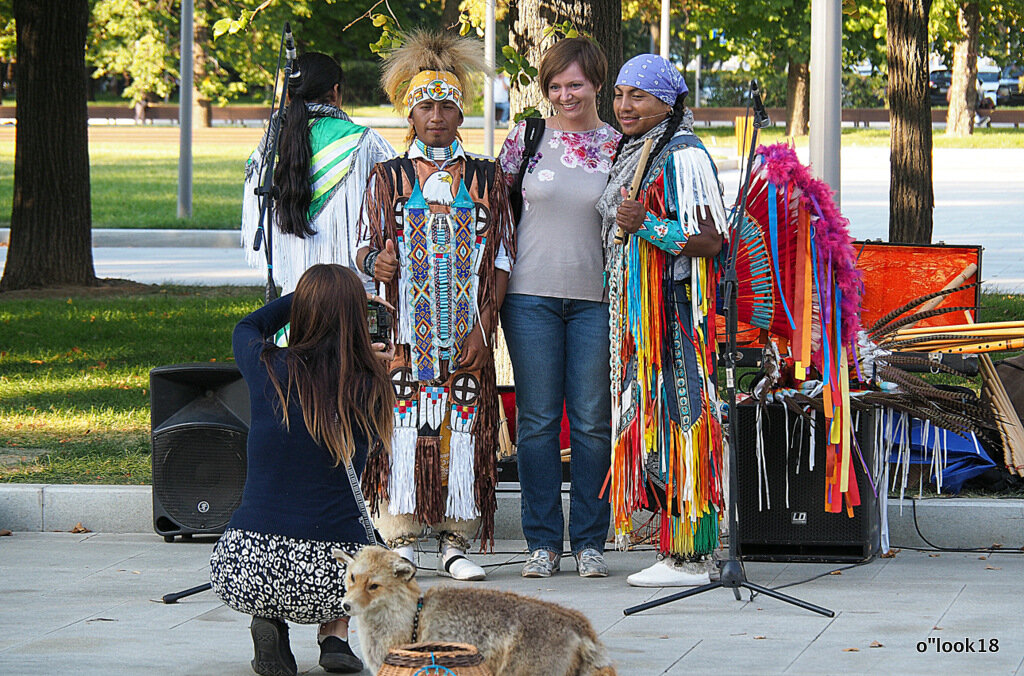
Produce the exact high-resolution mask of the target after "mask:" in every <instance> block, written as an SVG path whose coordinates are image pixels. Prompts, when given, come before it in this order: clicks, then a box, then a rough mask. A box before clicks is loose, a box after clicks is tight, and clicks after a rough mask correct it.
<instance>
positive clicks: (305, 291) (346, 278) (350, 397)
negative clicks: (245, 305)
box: [260, 264, 395, 465]
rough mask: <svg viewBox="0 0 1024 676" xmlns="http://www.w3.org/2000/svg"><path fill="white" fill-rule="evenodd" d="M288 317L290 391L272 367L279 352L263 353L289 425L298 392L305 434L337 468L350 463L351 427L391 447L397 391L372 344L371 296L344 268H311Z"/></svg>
mask: <svg viewBox="0 0 1024 676" xmlns="http://www.w3.org/2000/svg"><path fill="white" fill-rule="evenodd" d="M290 319H291V332H290V335H289V345H288V348H287V351H286V353H285V365H286V367H287V370H288V383H287V387H282V384H281V382H280V380H279V378H278V377H277V374H276V373H275V371H274V368H273V360H274V355H275V353H276V352H277V351H278V350H280V349H281V348H278V347H277V346H274V345H268V346H267V347H266V348H264V350H263V353H262V354H261V355H260V358H261V359H262V361H263V363H264V365H266V367H267V372H268V373H269V375H270V381H271V382H272V383H273V384H274V389H275V390H276V391H277V396H278V397H279V398H280V402H281V409H282V419H283V421H284V424H285V426H286V427H288V426H289V420H288V404H289V400H290V398H291V396H292V394H293V392H294V393H296V394H297V395H298V397H299V406H300V407H301V408H302V419H303V422H305V423H306V429H307V430H308V431H309V434H310V436H312V437H313V439H314V440H315V441H316V442H317V443H318V444H321V445H323V446H324V447H326V448H327V450H328V451H329V452H330V454H331V455H332V456H334V460H335V465H337V464H339V463H341V462H343V461H344V462H345V463H346V464H347V463H348V462H349V461H350V460H351V459H352V454H353V452H354V450H355V449H354V444H353V438H352V434H353V427H356V428H358V429H360V430H362V431H363V432H364V433H365V434H366V436H367V438H368V440H369V442H370V443H371V444H373V443H374V441H375V440H380V441H381V442H383V444H384V447H385V449H388V448H390V444H391V428H392V424H393V418H392V414H393V408H394V405H395V393H394V390H393V389H392V387H391V379H390V378H389V377H388V373H387V369H386V368H385V366H384V362H383V361H382V360H381V359H379V358H378V357H377V356H376V354H375V353H374V351H373V348H372V347H371V345H370V333H369V331H368V329H367V324H366V292H365V291H364V290H363V286H362V284H361V283H360V282H359V278H358V277H357V276H356V274H355V273H354V272H352V270H350V269H348V268H346V267H343V266H341V265H333V264H331V265H314V266H312V267H310V268H309V269H308V270H306V272H305V273H304V274H303V275H302V277H301V278H300V279H299V283H298V284H297V285H296V287H295V296H294V297H293V298H292V309H291V317H290Z"/></svg>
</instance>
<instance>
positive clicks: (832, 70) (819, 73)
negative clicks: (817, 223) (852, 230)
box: [808, 0, 843, 206]
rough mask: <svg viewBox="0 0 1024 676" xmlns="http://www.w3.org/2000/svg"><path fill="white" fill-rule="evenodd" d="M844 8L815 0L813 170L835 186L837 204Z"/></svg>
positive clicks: (834, 2)
mask: <svg viewBox="0 0 1024 676" xmlns="http://www.w3.org/2000/svg"><path fill="white" fill-rule="evenodd" d="M842 9H843V8H842V0H811V64H810V66H811V119H810V139H809V140H808V144H809V146H810V148H809V149H810V159H811V171H812V173H813V174H814V175H815V176H817V177H818V178H820V179H821V180H823V181H825V183H827V184H828V185H829V187H831V188H832V191H833V192H834V193H835V200H836V206H839V168H840V165H839V151H840V147H841V145H842V123H843V122H842V112H843V109H842V52H843V12H842Z"/></svg>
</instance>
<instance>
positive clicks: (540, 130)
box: [519, 117, 544, 186]
mask: <svg viewBox="0 0 1024 676" xmlns="http://www.w3.org/2000/svg"><path fill="white" fill-rule="evenodd" d="M542 136H544V118H543V117H528V118H526V132H525V133H524V134H523V163H522V164H521V165H519V177H520V178H519V185H520V186H522V184H523V179H522V177H523V175H524V174H525V173H526V165H528V164H529V163H530V159H531V158H532V157H533V156H534V155H536V154H537V148H539V147H540V139H541V137H542Z"/></svg>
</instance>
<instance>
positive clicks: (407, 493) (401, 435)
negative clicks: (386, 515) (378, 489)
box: [388, 426, 416, 516]
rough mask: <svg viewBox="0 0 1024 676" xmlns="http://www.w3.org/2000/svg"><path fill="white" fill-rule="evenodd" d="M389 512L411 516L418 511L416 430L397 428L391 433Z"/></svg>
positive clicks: (412, 428) (413, 428)
mask: <svg viewBox="0 0 1024 676" xmlns="http://www.w3.org/2000/svg"><path fill="white" fill-rule="evenodd" d="M388 495H389V496H390V500H389V502H388V511H389V512H390V513H391V514H394V515H396V516H397V515H399V514H411V513H413V512H414V511H415V510H416V428H415V427H398V426H395V429H394V431H393V432H392V433H391V477H390V480H389V482H388Z"/></svg>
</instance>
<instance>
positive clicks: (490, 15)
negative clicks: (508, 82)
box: [484, 0, 495, 157]
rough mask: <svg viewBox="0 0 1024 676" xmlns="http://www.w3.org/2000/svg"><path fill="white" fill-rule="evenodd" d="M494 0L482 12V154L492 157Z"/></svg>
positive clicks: (489, 0) (488, 0)
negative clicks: (485, 64) (483, 76)
mask: <svg viewBox="0 0 1024 676" xmlns="http://www.w3.org/2000/svg"><path fill="white" fill-rule="evenodd" d="M494 30H495V28H494V0H487V6H486V8H485V13H484V59H485V60H486V62H487V75H486V77H485V78H484V155H486V156H487V157H494Z"/></svg>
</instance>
